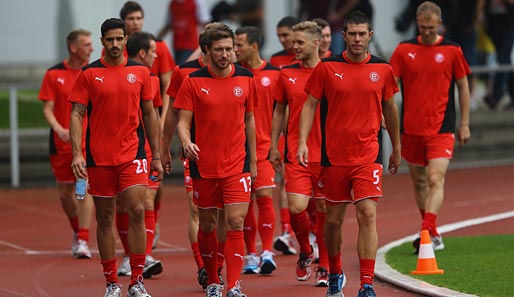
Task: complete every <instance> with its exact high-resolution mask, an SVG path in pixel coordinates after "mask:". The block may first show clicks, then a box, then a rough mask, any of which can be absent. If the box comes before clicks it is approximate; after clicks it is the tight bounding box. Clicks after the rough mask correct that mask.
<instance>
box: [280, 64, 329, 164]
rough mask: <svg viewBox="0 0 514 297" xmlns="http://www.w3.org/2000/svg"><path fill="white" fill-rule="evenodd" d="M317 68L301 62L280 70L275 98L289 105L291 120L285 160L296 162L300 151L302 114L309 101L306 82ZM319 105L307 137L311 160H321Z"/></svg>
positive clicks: (288, 124)
mask: <svg viewBox="0 0 514 297" xmlns="http://www.w3.org/2000/svg"><path fill="white" fill-rule="evenodd" d="M314 69H315V68H304V67H302V66H301V64H300V63H296V64H293V65H290V66H285V67H283V68H282V69H281V70H280V79H279V83H278V84H277V93H276V95H275V100H276V101H278V102H280V103H286V104H288V106H289V120H288V122H287V132H286V135H285V136H286V150H285V154H284V156H285V162H296V152H297V151H298V138H299V134H300V115H301V113H302V109H303V105H304V104H305V101H307V96H308V94H307V93H306V92H305V90H304V88H305V84H306V83H307V80H308V79H309V77H310V76H311V74H312V72H313V71H314ZM319 119H320V118H319V107H318V108H317V109H316V114H315V116H314V121H313V122H312V129H311V131H310V133H309V137H308V138H307V146H308V148H309V162H311V163H319V162H320V145H321V130H320V122H319Z"/></svg>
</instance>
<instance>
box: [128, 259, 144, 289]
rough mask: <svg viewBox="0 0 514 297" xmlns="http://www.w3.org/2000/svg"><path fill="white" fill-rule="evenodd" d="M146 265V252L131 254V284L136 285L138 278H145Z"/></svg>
mask: <svg viewBox="0 0 514 297" xmlns="http://www.w3.org/2000/svg"><path fill="white" fill-rule="evenodd" d="M144 267H145V254H131V255H130V270H131V271H132V275H130V286H132V285H134V284H135V283H136V282H137V281H138V279H143V268H144Z"/></svg>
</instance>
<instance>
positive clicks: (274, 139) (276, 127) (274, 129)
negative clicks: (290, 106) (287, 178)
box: [269, 101, 287, 171]
mask: <svg viewBox="0 0 514 297" xmlns="http://www.w3.org/2000/svg"><path fill="white" fill-rule="evenodd" d="M275 103H276V104H275V109H274V110H273V119H272V121H271V147H270V155H269V160H270V162H271V165H273V168H274V169H275V171H281V170H282V160H281V157H280V152H279V150H278V139H279V138H280V134H281V133H282V127H283V125H284V119H285V117H286V107H287V104H285V103H282V102H278V101H275Z"/></svg>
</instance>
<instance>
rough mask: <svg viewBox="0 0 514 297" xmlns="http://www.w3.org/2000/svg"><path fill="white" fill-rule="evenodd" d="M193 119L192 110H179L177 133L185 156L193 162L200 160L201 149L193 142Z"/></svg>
mask: <svg viewBox="0 0 514 297" xmlns="http://www.w3.org/2000/svg"><path fill="white" fill-rule="evenodd" d="M192 119H193V112H192V111H190V110H185V109H179V111H178V125H177V133H178V138H179V139H180V143H181V144H182V150H183V152H184V156H185V157H186V158H188V159H189V160H191V161H197V160H199V159H200V155H199V154H198V153H199V152H200V148H199V147H198V146H197V145H196V144H194V143H192V142H191V120H192Z"/></svg>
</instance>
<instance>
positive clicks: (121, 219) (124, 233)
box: [116, 213, 130, 255]
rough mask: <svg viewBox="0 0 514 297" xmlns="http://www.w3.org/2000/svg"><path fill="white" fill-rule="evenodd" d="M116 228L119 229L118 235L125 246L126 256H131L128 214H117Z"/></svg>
mask: <svg viewBox="0 0 514 297" xmlns="http://www.w3.org/2000/svg"><path fill="white" fill-rule="evenodd" d="M116 228H117V229H118V235H119V236H120V241H121V245H122V246H123V250H124V251H125V255H130V250H129V247H128V228H129V216H128V213H116Z"/></svg>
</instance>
